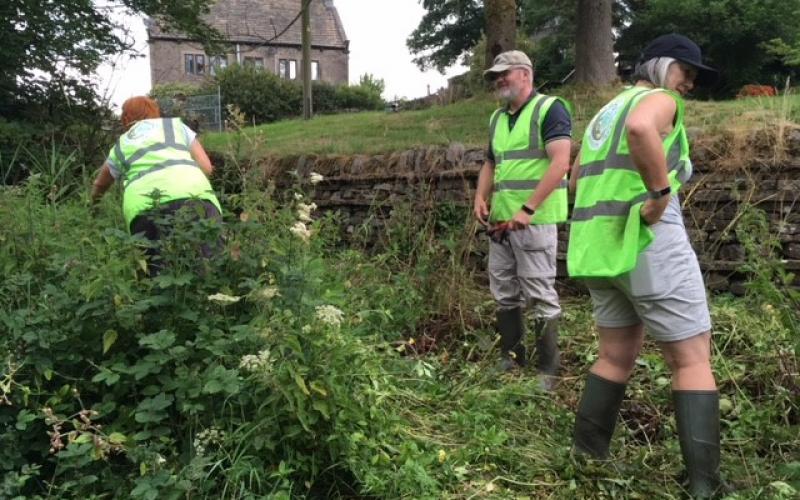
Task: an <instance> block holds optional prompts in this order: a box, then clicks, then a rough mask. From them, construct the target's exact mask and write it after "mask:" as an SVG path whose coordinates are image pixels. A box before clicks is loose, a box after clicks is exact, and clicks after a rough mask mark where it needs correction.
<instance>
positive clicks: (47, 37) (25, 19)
mask: <svg viewBox="0 0 800 500" xmlns="http://www.w3.org/2000/svg"><path fill="white" fill-rule="evenodd" d="M210 2H211V0H108V1H105V2H100V1H98V0H4V1H3V2H0V24H1V25H2V28H1V29H0V46H2V47H3V55H4V59H3V64H2V65H0V111H2V115H3V116H13V115H15V114H17V113H16V112H17V111H19V108H20V107H24V106H25V105H26V103H29V102H31V101H33V102H40V103H41V102H43V101H44V100H46V99H47V96H48V95H49V94H52V92H53V88H54V87H55V88H57V89H58V92H60V93H62V94H64V95H66V96H67V97H68V98H69V97H74V98H81V99H87V98H88V99H91V98H92V97H93V92H87V89H91V87H92V86H91V82H90V79H89V75H91V73H92V72H93V71H94V70H95V68H96V67H97V65H98V64H99V63H100V62H101V61H102V60H103V58H105V57H108V56H110V55H112V54H118V53H120V52H125V51H126V50H130V49H131V46H130V44H129V42H128V41H127V40H126V37H125V36H124V33H125V31H126V27H125V26H117V25H115V23H114V20H113V19H112V14H113V13H114V12H115V11H120V10H122V11H127V12H130V13H138V14H145V15H148V16H152V17H156V18H158V19H159V20H160V21H162V22H163V23H164V24H165V25H166V26H167V27H169V28H172V29H176V30H179V31H182V32H185V33H187V34H189V35H190V36H193V37H195V38H197V39H199V40H205V41H206V44H207V45H208V46H209V47H213V46H214V43H215V42H216V41H217V40H218V39H219V38H218V33H216V32H215V31H214V30H213V29H212V28H211V27H210V26H209V25H208V24H206V23H205V22H204V21H203V20H202V19H201V16H202V15H203V14H205V13H207V12H208V6H209V3H210Z"/></svg>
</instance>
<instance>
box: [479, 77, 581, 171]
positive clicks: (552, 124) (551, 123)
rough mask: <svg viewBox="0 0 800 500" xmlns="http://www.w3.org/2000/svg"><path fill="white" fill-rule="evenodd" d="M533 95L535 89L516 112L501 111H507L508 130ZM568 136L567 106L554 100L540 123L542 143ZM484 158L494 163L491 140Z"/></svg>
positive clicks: (569, 129)
mask: <svg viewBox="0 0 800 500" xmlns="http://www.w3.org/2000/svg"><path fill="white" fill-rule="evenodd" d="M534 97H536V91H533V92H532V93H531V95H530V97H528V100H527V101H525V104H523V105H522V107H520V108H519V109H518V110H517V112H516V113H508V111H506V110H504V111H502V113H508V127H509V130H510V129H512V128H514V125H515V124H516V123H517V118H519V114H520V111H522V108H524V107H525V106H526V105H527V104H528V103H529V102H531V100H532V99H533V98H534ZM570 137H572V119H571V118H570V116H569V112H568V111H567V108H565V107H564V103H562V102H561V101H559V100H556V101H555V102H554V103H553V104H552V105H551V106H550V109H548V110H547V115H546V116H545V117H544V122H543V123H542V139H544V143H545V144H547V143H548V142H550V141H553V140H556V139H563V138H567V139H568V138H570ZM486 158H487V159H488V160H489V161H491V162H492V163H494V151H493V150H492V143H491V141H489V148H488V149H487V150H486Z"/></svg>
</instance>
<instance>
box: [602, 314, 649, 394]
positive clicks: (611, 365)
mask: <svg viewBox="0 0 800 500" xmlns="http://www.w3.org/2000/svg"><path fill="white" fill-rule="evenodd" d="M597 330H598V332H599V333H600V353H599V358H598V359H597V361H595V363H594V365H592V368H591V370H590V371H591V372H592V373H594V374H595V375H597V376H598V377H602V378H604V379H606V380H610V381H611V382H617V383H619V384H624V383H626V382H627V381H628V379H629V378H630V376H631V373H632V372H633V367H634V366H635V364H636V357H637V356H639V351H640V350H641V349H642V343H643V342H644V327H643V326H642V324H641V323H639V324H638V325H633V326H626V327H623V328H605V327H600V326H598V327H597Z"/></svg>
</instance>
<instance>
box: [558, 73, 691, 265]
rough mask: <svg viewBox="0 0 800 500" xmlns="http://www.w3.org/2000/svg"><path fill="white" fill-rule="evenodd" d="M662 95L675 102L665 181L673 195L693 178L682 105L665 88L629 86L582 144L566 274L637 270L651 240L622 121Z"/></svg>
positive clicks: (594, 122) (667, 141) (600, 115)
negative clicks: (644, 101)
mask: <svg viewBox="0 0 800 500" xmlns="http://www.w3.org/2000/svg"><path fill="white" fill-rule="evenodd" d="M656 92H665V93H667V94H669V95H670V96H672V97H673V98H674V99H675V102H676V104H677V111H676V114H675V127H674V129H673V130H672V132H670V133H669V135H667V136H666V137H665V138H664V140H663V145H664V156H665V158H666V160H667V168H668V171H669V173H668V177H669V183H670V186H671V187H672V192H673V193H677V192H678V190H680V187H681V185H682V184H684V183H685V182H686V181H687V180H688V179H689V177H690V176H691V174H692V164H691V160H690V159H689V141H688V139H687V138H686V130H685V128H684V125H683V115H684V103H683V99H682V98H681V97H680V96H679V95H678V94H676V93H675V92H672V91H669V90H665V89H647V88H643V87H630V88H628V89H625V90H624V91H623V92H622V93H620V94H619V95H618V96H617V97H615V98H614V99H613V100H612V101H611V102H609V103H608V104H606V105H605V106H604V107H603V109H601V110H600V112H599V113H597V115H595V117H594V118H593V119H592V121H591V122H590V123H589V126H588V127H587V128H586V132H585V134H584V137H583V142H582V144H581V153H580V173H579V176H578V182H577V190H576V194H575V205H574V208H573V211H572V219H571V221H570V235H569V249H568V251H567V270H568V272H569V274H570V276H573V277H611V276H619V275H620V274H623V273H626V272H628V271H631V270H632V269H633V268H634V267H636V262H637V259H638V256H639V254H640V253H641V252H642V251H643V250H644V249H645V248H647V246H648V245H649V244H650V243H651V242H652V241H653V237H654V235H653V231H652V230H651V229H650V228H649V227H648V226H647V224H646V223H645V222H644V221H643V220H642V218H641V215H640V209H641V207H642V205H643V204H644V202H645V200H647V187H646V186H645V184H644V181H643V180H642V177H641V175H640V174H639V170H638V169H637V168H636V165H635V164H634V163H633V159H632V158H631V156H630V150H629V148H628V134H627V128H626V127H625V120H626V118H627V117H628V115H629V114H630V112H631V110H632V109H633V108H635V107H636V105H637V104H638V103H639V102H640V101H641V99H643V98H644V97H646V96H648V95H650V94H653V93H656Z"/></svg>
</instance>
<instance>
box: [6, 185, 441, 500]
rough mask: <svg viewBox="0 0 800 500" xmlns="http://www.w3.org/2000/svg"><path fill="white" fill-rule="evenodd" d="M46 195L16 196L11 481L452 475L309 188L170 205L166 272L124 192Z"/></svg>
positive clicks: (265, 491)
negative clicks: (410, 425)
mask: <svg viewBox="0 0 800 500" xmlns="http://www.w3.org/2000/svg"><path fill="white" fill-rule="evenodd" d="M32 196H33V195H32V194H31V193H29V192H26V190H25V189H18V190H15V191H14V192H13V193H12V192H10V191H9V192H5V193H3V196H2V198H0V215H2V216H3V220H6V221H9V224H7V225H5V226H4V227H3V228H1V229H0V241H2V243H3V245H2V248H3V249H2V251H0V267H1V268H2V269H3V271H4V276H5V279H4V280H3V282H2V283H0V325H2V328H3V331H4V333H3V335H2V336H1V338H0V361H2V367H0V423H2V426H1V427H0V428H1V429H3V430H2V431H0V474H2V480H0V497H14V496H21V497H34V498H35V497H44V496H55V497H73V496H78V495H83V496H89V497H93V496H96V495H102V496H108V495H111V496H112V497H132V498H150V499H155V498H159V499H161V498H178V497H187V496H194V497H214V498H242V497H252V496H258V497H268V496H274V497H276V498H280V497H289V496H295V495H323V494H329V493H331V492H332V491H352V488H355V487H356V486H355V485H360V486H358V488H360V489H362V490H366V491H370V492H373V493H375V494H378V495H381V496H383V495H388V496H400V495H403V494H415V493H416V494H418V493H420V492H425V491H430V492H433V491H435V489H436V487H437V483H436V481H435V480H434V479H432V478H431V477H429V476H428V475H427V474H426V473H425V472H424V468H423V467H422V465H420V462H419V460H422V458H420V457H424V456H428V455H430V454H429V453H426V452H425V450H424V449H423V448H422V447H418V446H417V445H411V444H410V443H409V438H408V435H409V434H408V433H407V432H406V431H404V427H405V426H406V424H405V423H404V422H402V421H401V420H400V419H399V418H398V417H396V416H394V415H393V413H392V412H390V411H388V410H387V409H386V408H385V403H384V402H383V396H384V395H385V393H386V391H387V388H388V387H391V386H392V385H393V384H395V381H394V379H393V375H392V374H391V373H392V371H391V370H387V369H386V367H385V366H384V365H383V363H385V356H383V355H382V354H383V353H381V352H379V351H380V350H381V347H380V344H378V346H377V347H376V345H373V344H372V343H368V342H366V341H365V340H364V337H363V336H357V335H354V334H352V331H353V330H354V328H355V326H356V324H357V323H358V322H359V321H360V319H359V318H360V315H359V314H358V313H357V311H351V310H348V308H347V304H348V301H347V290H346V287H345V284H344V281H345V280H344V279H342V278H341V276H339V275H338V274H337V273H335V272H331V271H330V270H329V267H328V265H327V263H326V257H325V253H324V251H323V250H324V247H325V242H324V241H322V240H321V239H320V238H319V237H318V235H319V234H320V232H324V231H323V230H322V226H324V221H320V220H315V219H314V217H312V213H313V212H314V210H315V208H316V207H315V206H314V205H313V204H312V203H309V202H307V199H306V198H305V197H304V195H303V194H302V192H300V191H298V192H297V194H296V195H295V197H294V198H293V199H290V200H289V201H288V202H287V204H286V205H287V206H286V207H285V208H282V209H280V208H279V207H277V206H276V205H275V201H274V200H273V199H271V198H270V197H268V196H264V195H263V193H257V194H240V195H235V196H231V198H230V199H229V200H227V203H226V206H230V207H232V210H231V213H235V214H236V215H235V216H232V215H228V216H226V219H225V222H224V223H222V224H220V223H217V222H215V221H199V222H198V221H196V220H194V219H193V218H192V217H190V215H191V214H189V213H184V212H179V214H178V216H176V217H175V218H174V219H173V220H166V219H165V220H162V221H160V222H161V223H164V224H168V225H170V226H172V227H174V230H173V232H172V234H171V236H170V237H169V238H167V239H166V240H165V241H164V242H163V244H162V245H161V246H160V251H161V255H162V257H163V264H164V265H163V269H162V270H161V272H160V274H158V275H157V276H155V277H152V278H150V277H148V261H147V260H146V259H145V257H144V248H145V247H146V246H147V245H148V243H147V242H145V241H144V240H142V239H141V238H139V237H134V236H130V235H129V234H127V232H125V231H122V230H120V229H118V227H119V218H118V215H117V212H118V207H117V206H112V204H114V203H115V202H116V201H118V200H113V199H111V200H106V201H105V202H104V203H105V204H104V205H103V207H102V210H101V214H100V215H99V216H98V217H97V218H94V219H92V218H91V217H90V214H89V212H88V211H87V209H86V208H85V206H83V205H82V204H79V203H65V204H62V205H61V207H60V208H59V211H58V213H57V215H56V216H54V215H53V213H52V208H48V207H47V206H46V205H44V204H42V203H41V202H36V201H31V199H30V198H31V197H32ZM112 214H113V215H112ZM203 244H207V245H210V246H211V247H212V248H213V250H214V252H213V256H212V257H211V258H208V259H206V258H203V256H202V255H201V253H200V251H199V249H200V247H201V245H203Z"/></svg>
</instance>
